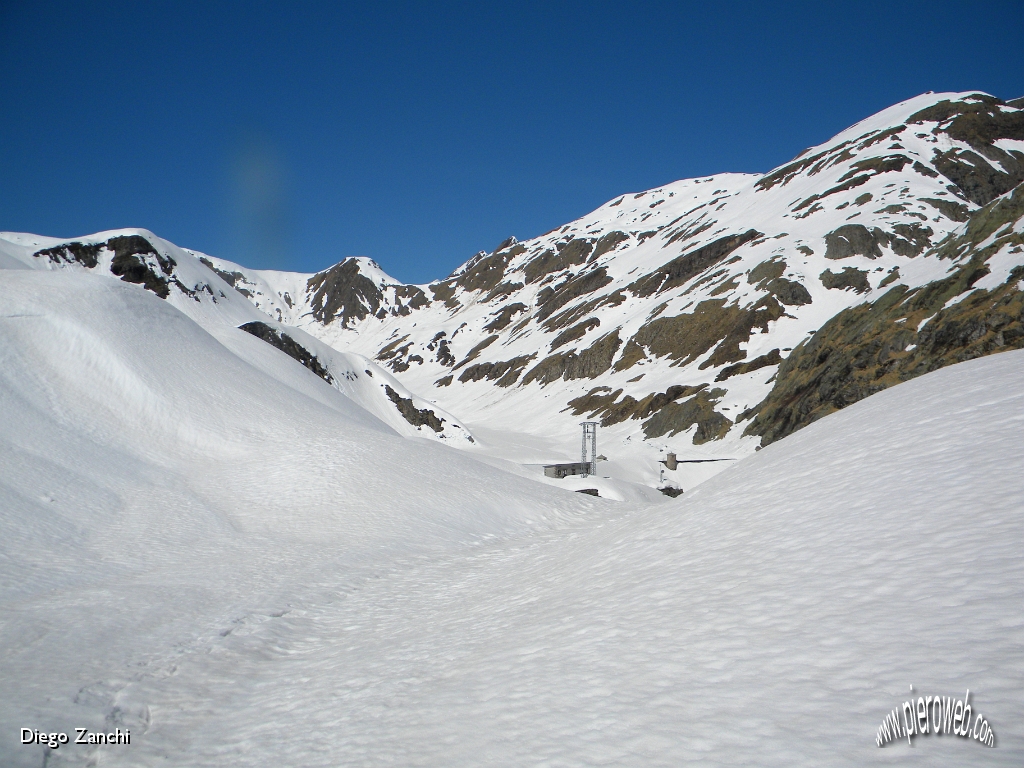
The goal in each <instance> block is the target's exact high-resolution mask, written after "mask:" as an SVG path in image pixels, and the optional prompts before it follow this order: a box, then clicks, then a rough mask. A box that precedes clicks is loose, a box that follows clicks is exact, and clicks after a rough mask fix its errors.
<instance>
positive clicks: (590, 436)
mask: <svg viewBox="0 0 1024 768" xmlns="http://www.w3.org/2000/svg"><path fill="white" fill-rule="evenodd" d="M580 424H582V425H583V450H582V451H581V452H580V464H584V465H585V467H584V469H583V477H586V476H587V475H596V474H597V422H596V421H581V422H580ZM588 454H589V457H588Z"/></svg>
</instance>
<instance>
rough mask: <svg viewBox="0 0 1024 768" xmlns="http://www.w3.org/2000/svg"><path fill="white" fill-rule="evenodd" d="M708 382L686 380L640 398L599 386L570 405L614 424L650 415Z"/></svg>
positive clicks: (575, 410) (577, 412)
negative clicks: (691, 383)
mask: <svg viewBox="0 0 1024 768" xmlns="http://www.w3.org/2000/svg"><path fill="white" fill-rule="evenodd" d="M707 386H708V385H707V384H700V385H699V386H696V387H691V386H688V385H686V384H673V385H672V386H671V387H669V388H668V389H667V390H665V391H664V392H652V393H651V394H649V395H647V396H646V397H644V398H641V399H640V400H637V399H635V398H633V397H630V396H629V395H626V396H625V397H623V398H622V400H619V396H620V395H621V394H622V390H621V389H617V390H615V391H614V392H612V391H611V389H610V388H609V387H595V388H594V389H592V390H590V392H588V393H587V394H586V395H583V396H582V397H577V398H576V399H574V400H570V401H569V403H568V405H569V407H570V408H571V409H572V412H573V414H574V415H576V416H582V415H583V414H587V418H590V419H594V418H597V417H598V416H600V417H601V426H602V427H610V426H612V425H613V424H619V423H620V422H623V421H626V419H646V418H647V417H649V416H651V415H653V414H655V413H657V412H658V411H660V410H661V409H662V408H664V407H665V406H666V405H668V404H669V403H673V402H675V401H676V400H678V399H679V398H681V397H690V396H691V395H695V394H696V393H698V392H700V391H701V390H703V389H705V388H707Z"/></svg>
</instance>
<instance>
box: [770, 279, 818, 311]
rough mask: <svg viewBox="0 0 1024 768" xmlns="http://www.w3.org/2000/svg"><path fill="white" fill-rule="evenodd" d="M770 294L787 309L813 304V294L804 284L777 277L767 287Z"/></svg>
mask: <svg viewBox="0 0 1024 768" xmlns="http://www.w3.org/2000/svg"><path fill="white" fill-rule="evenodd" d="M766 287H767V289H768V292H769V293H770V294H771V295H772V296H774V297H775V298H777V299H778V300H779V301H781V302H782V303H783V304H785V305H786V306H787V307H800V306H803V305H804V304H810V303H811V294H810V293H809V292H808V291H807V289H806V288H804V286H803V284H802V283H798V282H796V281H794V280H787V279H786V278H784V277H777V278H775V279H774V280H772V281H770V282H769V283H768V285H767V286H766Z"/></svg>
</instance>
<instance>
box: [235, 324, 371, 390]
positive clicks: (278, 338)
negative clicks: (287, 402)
mask: <svg viewBox="0 0 1024 768" xmlns="http://www.w3.org/2000/svg"><path fill="white" fill-rule="evenodd" d="M238 327H239V328H240V329H241V330H243V331H245V332H246V333H251V334H252V335H253V336H255V337H256V338H257V339H263V341H265V342H267V344H270V345H271V346H273V347H277V348H278V349H279V350H281V351H282V352H284V353H285V354H286V355H288V357H290V358H292V359H293V360H296V361H298V362H299V363H300V364H302V365H304V366H305V367H306V368H308V369H309V370H311V371H312V372H313V373H315V374H316V375H317V376H319V377H320V378H321V379H323V380H324V381H326V382H327V383H328V384H333V383H334V379H333V378H331V374H330V373H329V372H328V371H327V369H326V368H324V367H323V366H322V365H321V364H320V361H319V360H318V359H317V357H316V355H314V354H312V353H311V352H310V351H309V350H308V349H306V348H305V347H304V346H302V345H301V344H299V343H298V342H297V341H295V339H293V338H292V337H291V336H289V335H288V334H287V333H281V332H280V331H278V330H277V329H276V328H272V327H270V326H269V325H267V324H266V323H261V322H259V321H254V322H251V323H246V324H245V325H240V326H238ZM367 373H369V372H367Z"/></svg>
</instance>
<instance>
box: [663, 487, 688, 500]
mask: <svg viewBox="0 0 1024 768" xmlns="http://www.w3.org/2000/svg"><path fill="white" fill-rule="evenodd" d="M658 490H659V491H661V492H662V493H664V494H665V495H666V496H670V497H672V498H673V499H674V498H676V497H677V496H682V495H683V489H682V488H672V487H670V486H666V487H665V488H659V489H658Z"/></svg>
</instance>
